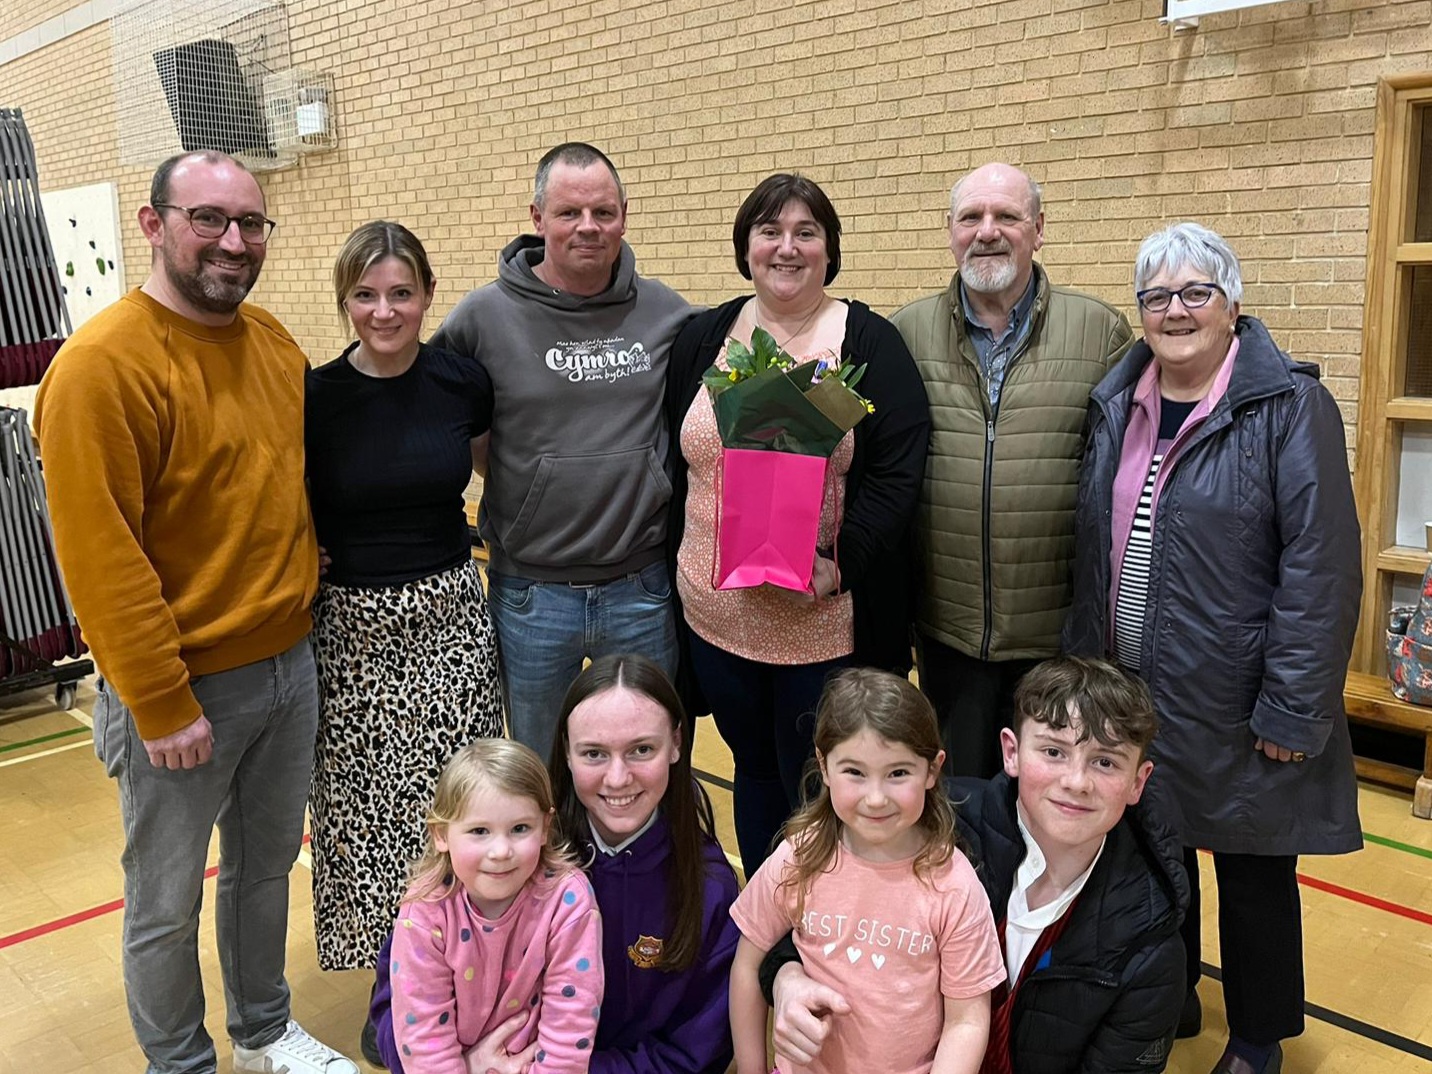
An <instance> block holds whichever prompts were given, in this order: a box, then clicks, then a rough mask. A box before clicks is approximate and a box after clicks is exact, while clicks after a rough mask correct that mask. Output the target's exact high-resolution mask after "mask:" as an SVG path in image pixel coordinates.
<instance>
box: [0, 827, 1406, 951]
mask: <svg viewBox="0 0 1432 1074" xmlns="http://www.w3.org/2000/svg"><path fill="white" fill-rule="evenodd" d="M303 842H304V844H305V845H307V843H308V836H306V835H305V836H304V837H303ZM1200 853H1204V854H1206V853H1208V852H1207V851H1200ZM218 872H219V868H218V866H214V867H212V868H210V869H208V870H207V871H206V872H205V873H204V878H205V879H206V880H207V879H209V878H211V877H214V876H217V875H218ZM1298 883H1300V884H1302V885H1303V886H1304V887H1309V888H1312V889H1313V890H1314V891H1322V892H1325V893H1326V894H1328V895H1336V896H1338V897H1339V898H1343V899H1347V900H1348V901H1350V902H1355V903H1361V904H1362V905H1363V906H1370V907H1372V908H1373V909H1374V910H1383V911H1385V912H1386V913H1389V914H1396V915H1397V916H1398V917H1405V918H1407V919H1408V920H1409V921H1417V922H1419V923H1421V924H1423V925H1432V914H1429V913H1427V912H1426V911H1424V910H1416V909H1413V908H1412V907H1411V906H1403V905H1402V904H1401V903H1396V902H1390V901H1388V900H1387V899H1379V898H1378V897H1377V896H1376V895H1368V894H1365V893H1364V892H1361V891H1354V890H1353V889H1352V888H1345V887H1343V886H1342V885H1341V884H1333V883H1329V882H1328V881H1326V880H1319V879H1318V878H1317V877H1315V876H1307V875H1306V874H1304V873H1299V874H1298ZM123 907H124V900H123V899H115V900H114V901H113V902H106V903H101V904H100V905H99V906H91V907H90V908H89V909H88V910H81V911H80V912H79V913H77V914H70V915H68V916H67V917H60V918H56V919H55V920H54V921H47V922H45V923H44V924H43V925H36V926H35V927H34V928H29V929H24V930H22V931H20V932H15V933H11V934H10V935H9V936H0V951H3V950H4V949H5V948H7V947H13V946H14V945H15V944H18V943H24V942H25V941H26V940H33V939H35V938H36V937H37V936H45V935H48V934H49V933H51V932H58V931H59V930H60V929H66V928H69V927H70V926H71V925H78V924H81V923H82V922H85V921H91V920H93V919H94V918H96V917H103V916H104V915H105V914H112V913H114V911H116V910H119V909H122V908H123Z"/></svg>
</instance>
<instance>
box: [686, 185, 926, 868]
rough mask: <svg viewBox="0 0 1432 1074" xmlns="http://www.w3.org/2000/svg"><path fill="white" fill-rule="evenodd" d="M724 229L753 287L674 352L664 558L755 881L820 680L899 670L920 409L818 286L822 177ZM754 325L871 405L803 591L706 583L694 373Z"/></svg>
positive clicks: (914, 394)
mask: <svg viewBox="0 0 1432 1074" xmlns="http://www.w3.org/2000/svg"><path fill="white" fill-rule="evenodd" d="M732 241H733V243H734V244H735V250H736V267H737V268H738V269H739V270H740V272H741V275H742V276H744V277H745V278H746V279H748V280H750V281H751V283H752V285H753V287H754V291H755V293H754V294H752V295H742V296H739V297H737V298H734V299H732V300H731V301H729V302H726V303H724V304H723V305H720V306H718V307H716V308H715V309H712V310H708V311H707V312H706V313H704V314H701V315H700V316H698V317H696V318H695V319H693V320H692V321H690V322H689V323H688V324H687V326H686V328H685V329H683V330H682V332H681V334H680V335H679V336H678V337H677V339H676V342H675V344H674V345H673V347H672V352H671V365H670V369H669V371H668V374H667V393H666V406H667V419H668V421H669V422H670V428H671V434H672V435H671V445H672V446H671V470H672V498H671V516H670V522H669V529H668V549H669V552H668V558H669V559H670V561H671V568H672V574H673V578H674V581H675V592H676V595H677V597H678V598H679V602H680V609H681V614H680V615H679V616H678V618H677V622H678V627H679V631H678V632H679V634H680V637H681V655H682V668H681V679H682V683H681V685H682V687H683V691H684V693H685V694H686V700H688V701H689V702H690V703H689V704H688V711H690V712H696V713H700V712H707V711H710V712H711V714H712V715H713V716H714V717H715V719H716V726H717V728H718V729H719V730H720V732H721V737H722V738H724V739H725V740H726V743H727V745H728V746H730V748H731V754H732V757H733V759H734V761H735V769H736V781H735V783H736V785H735V815H736V817H735V819H736V839H737V842H738V843H739V845H740V851H741V861H742V865H743V867H744V868H745V872H746V875H747V876H750V875H751V874H752V873H754V872H755V870H756V868H757V867H758V866H759V865H760V864H761V862H762V861H764V860H765V858H766V856H767V855H768V854H769V853H770V850H771V845H772V842H773V840H774V838H775V837H776V836H777V834H778V833H779V832H780V829H781V826H782V825H783V824H784V822H785V820H786V817H787V816H789V815H790V813H791V811H792V809H794V808H795V806H796V805H797V804H798V803H799V801H800V781H801V774H802V771H803V769H804V767H805V763H806V761H807V759H808V758H809V757H810V755H811V750H812V745H811V737H812V733H813V731H814V717H813V713H814V711H815V705H816V701H817V700H818V699H819V697H820V692H821V689H822V687H823V686H824V683H825V679H826V676H827V675H828V674H829V673H830V672H831V671H833V670H835V669H837V668H841V667H846V666H849V665H851V664H859V665H870V666H874V667H880V668H885V669H888V670H893V671H897V672H901V673H904V672H905V671H908V670H909V667H910V623H911V618H912V603H913V581H914V580H913V575H912V571H911V565H912V564H913V562H914V558H915V557H914V555H913V549H912V522H913V519H914V513H915V501H916V496H917V494H918V492H919V489H920V483H921V481H922V480H923V477H924V470H925V453H926V449H927V447H928V440H929V435H930V416H929V406H928V403H927V400H926V398H925V388H924V385H923V383H922V382H921V380H920V375H919V373H918V371H917V370H916V368H915V363H914V361H913V360H912V359H911V357H910V352H909V351H908V350H907V349H906V347H905V344H904V341H903V340H901V338H900V335H899V333H898V332H896V331H895V329H894V328H893V327H892V326H891V325H890V323H889V322H888V321H886V320H885V319H884V318H883V317H880V316H878V315H877V314H875V313H873V312H871V310H870V308H869V307H868V306H866V305H865V304H864V303H861V302H856V301H853V300H849V299H835V298H832V297H830V296H829V295H827V294H826V291H825V289H826V287H827V285H829V284H830V283H831V281H832V280H834V279H835V277H836V274H837V273H838V272H839V271H840V218H839V216H837V215H836V212H835V207H834V206H833V205H831V203H830V199H829V198H827V197H826V195H825V192H824V191H822V190H821V188H820V187H819V186H817V185H816V184H815V183H813V182H812V181H811V180H809V179H806V178H804V177H803V176H800V175H791V174H784V173H782V174H777V175H772V176H770V177H769V178H767V179H765V180H763V181H762V182H761V183H760V184H759V185H758V186H757V187H756V189H755V190H753V191H751V193H750V195H749V196H748V197H747V198H746V200H745V202H744V203H743V204H742V205H741V208H740V210H739V211H738V212H737V214H736V222H735V226H734V227H733V228H732ZM758 329H760V330H763V331H764V332H767V333H769V334H770V335H771V336H772V337H774V340H775V342H776V344H777V345H778V346H779V347H780V348H781V350H783V351H784V352H785V353H786V354H788V355H791V356H792V357H793V358H795V359H796V360H797V361H801V362H804V361H810V360H816V359H819V360H821V361H822V362H823V363H824V365H825V367H826V368H828V369H830V370H832V371H835V370H837V369H839V368H841V367H843V366H845V365H847V364H849V365H852V366H856V367H858V366H864V367H865V372H864V375H863V377H862V379H861V380H860V382H859V389H860V392H861V393H862V394H863V395H864V396H865V397H866V398H867V399H868V400H869V402H870V404H871V405H872V406H873V410H872V412H871V413H870V414H869V416H868V417H867V418H866V419H865V420H863V421H861V422H860V423H859V424H858V425H856V427H855V428H854V430H852V431H851V432H848V433H846V434H845V436H844V438H843V439H842V440H841V441H840V443H839V445H838V446H837V447H836V449H835V452H834V454H833V455H832V456H831V457H830V459H829V462H828V464H827V466H826V475H825V488H824V493H823V497H822V502H821V507H820V523H819V531H818V536H817V540H816V552H815V555H814V561H813V565H812V570H811V584H810V587H809V588H808V589H807V590H806V591H804V592H795V591H792V590H788V589H782V588H778V587H776V586H772V585H761V586H757V587H755V588H749V589H717V588H716V587H715V585H713V574H714V569H713V568H714V566H715V562H716V548H717V528H716V515H717V503H718V498H719V495H720V493H719V482H720V476H719V475H720V462H721V454H722V444H721V439H720V436H719V435H718V432H717V427H716V420H715V412H714V409H713V407H712V402H711V395H710V392H709V391H707V390H706V389H705V388H704V387H703V384H702V376H703V374H704V373H705V372H706V371H707V370H708V369H710V368H711V367H712V366H713V365H714V366H716V367H717V368H720V369H723V370H724V369H726V368H727V365H726V351H727V345H728V342H729V341H735V342H736V343H739V344H742V345H743V346H746V347H749V346H751V342H752V334H753V333H754V332H756V331H757V330H758Z"/></svg>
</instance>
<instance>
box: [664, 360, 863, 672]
mask: <svg viewBox="0 0 1432 1074" xmlns="http://www.w3.org/2000/svg"><path fill="white" fill-rule="evenodd" d="M810 357H817V355H811V356H810ZM804 360H806V359H802V361H804ZM716 364H717V365H719V366H720V367H721V368H723V369H724V368H726V351H725V349H724V348H722V351H721V353H720V354H719V355H718V356H717V359H716ZM680 432H681V453H682V455H684V456H685V457H686V462H687V465H688V467H689V470H688V474H687V481H688V486H687V494H686V532H685V535H684V536H683V537H682V540H681V547H680V548H679V549H678V550H677V553H676V588H677V592H678V593H679V594H680V596H681V604H682V608H683V610H684V612H685V617H686V623H687V625H688V626H689V627H690V628H691V629H692V630H694V631H695V632H696V633H697V634H699V635H700V636H701V637H702V638H703V639H705V640H706V641H708V642H710V643H711V644H712V645H716V646H719V647H720V648H722V649H725V650H726V651H727V652H729V653H734V654H735V655H736V656H740V657H744V658H745V659H747V660H759V661H761V662H762V663H766V664H815V663H819V662H821V661H823V660H834V659H836V658H837V657H842V656H848V655H849V654H850V653H852V652H853V651H854V650H855V618H854V609H853V606H852V603H851V597H850V594H849V593H840V594H838V595H836V596H832V597H826V598H824V599H821V600H818V601H816V602H814V603H813V604H804V603H800V602H798V601H796V600H792V599H791V595H790V594H788V593H784V592H781V591H780V590H778V589H776V588H775V587H772V586H766V585H763V586H756V587H755V588H753V589H719V590H718V589H716V588H715V587H713V586H712V584H711V579H712V575H713V574H714V572H715V563H716V506H717V504H716V488H717V486H716V475H717V467H719V466H720V464H721V437H720V434H719V433H718V432H717V431H716V414H715V411H714V410H713V409H712V407H711V395H710V393H709V392H708V391H707V390H706V389H705V388H704V387H703V388H702V389H701V390H700V391H698V392H697V393H696V398H695V399H694V400H693V401H692V403H691V407H690V409H688V410H687V412H686V417H685V419H684V420H683V421H682V423H681V430H680ZM854 454H855V434H854V433H853V432H849V433H846V434H845V437H844V438H843V439H842V440H841V442H840V443H839V445H837V446H836V449H835V454H833V455H832V456H831V458H830V462H829V464H828V465H827V466H826V472H825V499H824V501H823V502H822V504H821V509H820V529H819V535H818V537H817V539H816V544H817V547H820V548H830V547H832V546H833V545H835V534H836V531H837V530H839V528H840V522H841V519H842V518H843V517H844V513H845V475H846V474H847V473H848V472H849V470H850V460H851V457H852V456H853V455H854ZM839 554H840V553H839V548H838V546H837V548H836V555H837V557H838V556H839Z"/></svg>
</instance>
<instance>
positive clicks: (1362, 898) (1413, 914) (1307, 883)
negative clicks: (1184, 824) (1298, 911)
mask: <svg viewBox="0 0 1432 1074" xmlns="http://www.w3.org/2000/svg"><path fill="white" fill-rule="evenodd" d="M1198 852H1199V853H1200V854H1204V855H1207V856H1208V857H1210V858H1211V857H1212V856H1213V852H1212V851H1210V850H1204V849H1203V848H1202V847H1200V848H1199V851H1198ZM1295 875H1296V876H1297V878H1298V883H1299V884H1302V885H1303V886H1304V887H1307V888H1312V889H1313V890H1314V891H1321V892H1325V893H1326V894H1328V895H1337V896H1339V897H1341V898H1344V899H1347V900H1348V901H1349V902H1355V903H1361V904H1362V905H1363V906H1371V907H1372V908H1373V909H1374V910H1385V911H1386V912H1387V913H1389V914H1396V915H1397V916H1398V917H1405V918H1407V919H1408V920H1409V921H1417V922H1420V923H1421V924H1423V925H1432V914H1429V913H1427V912H1426V911H1425V910H1417V909H1414V908H1413V907H1411V906H1403V905H1402V904H1401V903H1400V902H1392V901H1391V900H1389V899H1381V898H1378V897H1377V896H1376V895H1368V894H1367V893H1365V892H1361V891H1357V890H1355V889H1353V888H1345V887H1343V886H1342V885H1341V884H1334V883H1333V882H1332V881H1330V880H1319V879H1318V878H1317V877H1316V876H1309V875H1308V874H1307V873H1297V874H1295Z"/></svg>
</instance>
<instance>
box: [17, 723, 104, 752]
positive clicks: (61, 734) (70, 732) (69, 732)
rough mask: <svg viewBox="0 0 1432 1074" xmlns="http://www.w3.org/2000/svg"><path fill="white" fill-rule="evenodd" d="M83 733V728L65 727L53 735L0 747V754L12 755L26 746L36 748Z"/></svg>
mask: <svg viewBox="0 0 1432 1074" xmlns="http://www.w3.org/2000/svg"><path fill="white" fill-rule="evenodd" d="M84 733H85V729H84V728H83V727H67V728H66V729H65V730H63V731H56V732H54V733H53V734H49V735H41V736H40V737H39V738H27V739H26V740H25V741H24V742H11V743H10V744H9V745H8V746H0V753H14V752H15V751H16V750H23V749H24V748H25V747H26V746H38V745H39V744H40V743H42V742H53V741H55V739H57V738H70V737H72V736H74V735H82V734H84Z"/></svg>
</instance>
